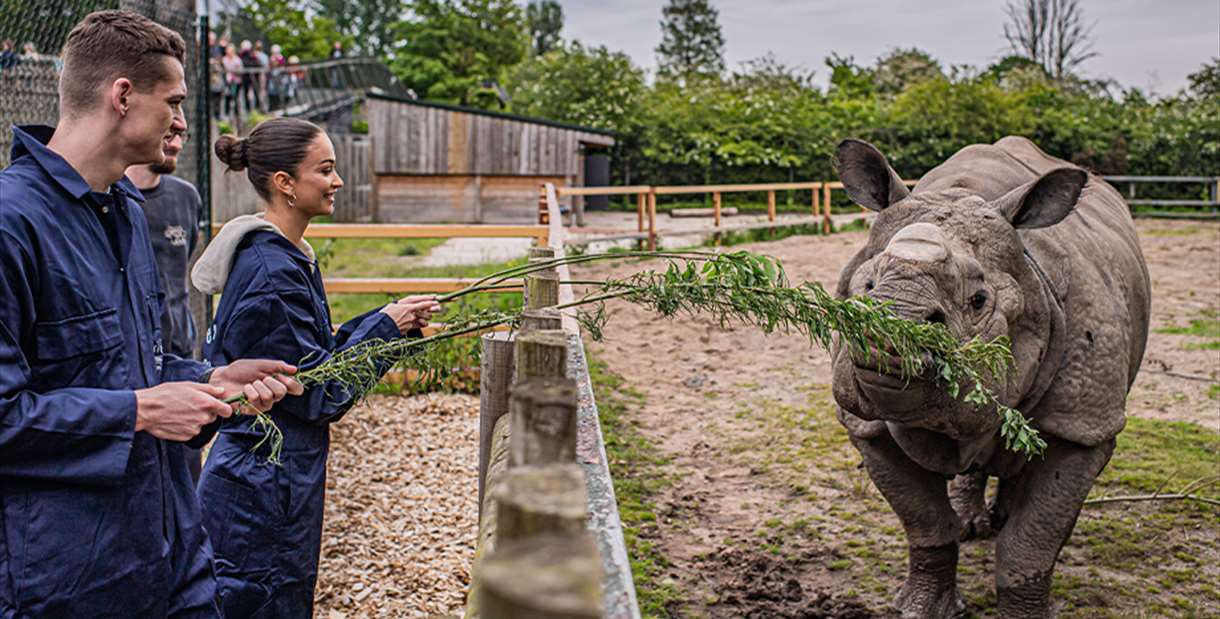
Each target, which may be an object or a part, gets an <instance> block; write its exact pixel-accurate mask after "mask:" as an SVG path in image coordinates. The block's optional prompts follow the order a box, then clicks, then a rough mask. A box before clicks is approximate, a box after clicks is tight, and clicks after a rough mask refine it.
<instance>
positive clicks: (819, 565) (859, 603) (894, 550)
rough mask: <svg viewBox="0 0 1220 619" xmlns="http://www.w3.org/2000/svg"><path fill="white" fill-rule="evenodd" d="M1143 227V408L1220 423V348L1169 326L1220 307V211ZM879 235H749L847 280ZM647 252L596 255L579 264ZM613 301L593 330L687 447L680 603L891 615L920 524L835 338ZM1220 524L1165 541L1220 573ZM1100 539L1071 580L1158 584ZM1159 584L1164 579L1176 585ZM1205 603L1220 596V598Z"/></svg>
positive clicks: (978, 604) (664, 428) (675, 494)
mask: <svg viewBox="0 0 1220 619" xmlns="http://www.w3.org/2000/svg"><path fill="white" fill-rule="evenodd" d="M1138 226H1139V230H1140V234H1141V241H1142V243H1143V246H1144V251H1145V254H1146V258H1147V261H1148V263H1149V269H1150V274H1151V276H1152V280H1153V282H1154V283H1153V298H1154V303H1153V319H1152V327H1153V329H1154V333H1153V334H1152V335H1151V338H1150V339H1151V341H1150V345H1149V348H1148V353H1147V354H1146V356H1145V361H1144V364H1143V370H1142V371H1141V374H1140V377H1139V379H1138V381H1137V383H1136V385H1135V386H1134V388H1133V390H1132V392H1131V395H1130V398H1129V405H1128V412H1129V414H1130V415H1132V416H1136V417H1144V418H1154V419H1158V420H1178V421H1189V422H1193V423H1197V424H1201V425H1203V426H1204V427H1206V428H1208V429H1209V430H1210V431H1214V432H1220V400H1217V399H1213V398H1214V397H1215V395H1214V394H1213V395H1212V397H1210V398H1209V396H1208V389H1209V386H1210V385H1211V384H1214V381H1216V380H1217V379H1218V378H1220V351H1217V350H1206V349H1188V347H1187V345H1188V343H1189V341H1190V340H1189V338H1190V337H1191V336H1186V335H1164V334H1159V333H1156V332H1155V330H1156V329H1158V328H1164V327H1172V326H1184V325H1187V324H1188V323H1189V321H1190V320H1191V319H1196V318H1199V317H1200V316H1202V315H1204V312H1215V311H1218V310H1220V226H1217V225H1215V224H1197V223H1182V222H1165V221H1140V222H1139V224H1138ZM866 236H867V233H864V232H855V233H844V234H836V235H833V236H831V237H829V238H822V237H792V238H788V239H785V240H782V241H779V242H773V243H761V244H755V245H746V246H741V247H742V248H745V249H749V250H752V251H757V252H762V253H767V254H770V255H773V256H775V257H777V258H779V259H780V260H781V261H782V263H783V264H784V265H785V267H786V270H787V272H788V275H789V277H790V279H791V280H792V281H794V282H799V281H806V280H812V281H818V282H821V283H822V284H823V285H824V286H825V287H826V288H828V289H831V290H833V289H834V285H835V284H836V282H837V278H838V274H839V271H840V269H841V268H842V266H843V265H844V264H845V263H846V261H847V260H848V259H849V258H850V257H851V256H852V255H853V254H854V252H855V250H856V248H857V247H859V246H860V245H862V244H863V242H864V240H865V238H866ZM734 249H737V248H736V247H735V248H734ZM638 268H640V267H639V266H638V265H635V266H631V267H627V266H621V267H615V268H613V269H610V268H605V267H602V268H593V269H585V270H582V271H581V272H580V273H576V274H574V276H576V277H580V278H583V277H590V278H593V277H597V276H602V275H607V274H612V273H616V274H623V273H626V272H628V271H629V270H632V269H638ZM610 311H612V312H614V314H615V317H614V318H613V319H612V320H611V324H610V327H609V328H607V330H606V340H605V341H604V342H602V343H598V344H592V345H590V350H591V353H592V355H593V356H594V357H596V358H598V359H600V360H602V361H604V362H606V364H607V365H608V366H609V368H610V370H611V371H612V372H614V373H616V374H618V375H620V376H622V377H623V379H624V380H625V382H626V383H627V384H629V385H630V386H631V387H632V388H633V389H635V390H637V391H638V392H640V396H641V398H640V401H641V404H640V405H639V406H638V407H635V408H634V409H633V410H631V411H630V412H629V414H628V419H629V422H630V423H631V424H632V426H634V427H636V428H638V429H639V431H640V432H641V433H642V434H643V435H644V436H645V437H646V438H647V439H649V440H650V441H651V442H653V443H654V444H655V445H656V446H657V448H658V449H659V451H660V452H661V454H662V456H663V457H665V458H668V459H669V461H670V464H669V465H668V466H666V467H665V468H666V471H665V474H667V475H668V476H670V477H671V478H672V479H673V480H674V481H673V483H672V484H671V485H670V486H669V487H668V488H667V489H666V490H664V491H662V493H661V495H660V496H658V497H657V500H656V510H655V511H656V516H657V524H656V525H655V528H654V529H652V530H651V531H645V533H644V536H645V537H647V538H648V539H649V541H651V542H654V543H656V544H657V545H658V547H659V548H660V551H661V554H663V555H664V556H665V557H666V558H667V560H668V561H669V567H668V568H667V569H666V570H665V573H664V574H663V575H662V577H661V578H662V581H663V582H668V583H670V584H673V585H674V586H675V587H676V589H677V590H679V591H682V592H683V594H684V597H686V598H687V601H688V602H687V604H686V605H684V606H683V607H682V610H681V612H680V613H675V614H673V615H671V616H697V617H702V616H708V617H740V616H749V617H806V616H809V617H821V616H826V617H852V616H860V617H866V616H886V615H887V613H888V610H887V608H888V605H887V602H888V600H889V599H890V596H891V595H892V592H893V591H896V589H897V587H898V585H900V584H901V580H902V575H903V573H904V572H905V541H904V538H903V537H902V535H901V528H900V526H899V524H898V521H897V518H896V517H894V516H893V514H892V512H891V511H890V509H889V507H888V506H887V505H886V504H885V503H884V501H883V500H882V499H881V498H880V495H879V494H878V493H877V492H876V490H875V489H874V488H873V487H872V484H871V481H869V479H868V477H867V474H866V473H865V472H864V471H863V470H862V469H860V468H859V467H858V465H859V456H858V454H857V453H856V452H855V451H854V449H852V448H851V447H850V445H849V443H848V441H847V437H846V433H845V431H844V430H843V429H842V428H841V427H840V426H839V425H838V423H837V422H835V421H834V419H833V398H832V396H831V395H830V389H829V387H830V381H831V371H830V359H829V354H828V353H826V352H825V351H822V350H820V349H818V348H815V347H812V346H810V344H809V343H808V341H806V340H805V339H803V338H802V337H800V336H784V335H773V336H770V337H765V336H763V335H761V334H760V333H758V332H756V331H754V330H752V329H738V330H735V331H731V332H726V331H722V330H720V329H719V328H717V327H716V326H715V325H712V324H710V323H709V322H707V321H704V320H701V319H698V318H695V319H685V318H684V319H683V320H679V321H672V322H671V321H665V320H659V319H657V318H656V317H654V316H653V315H651V314H649V313H647V312H644V311H642V310H639V309H637V308H635V307H632V306H628V305H626V304H614V305H612V306H611V310H610ZM1213 317H1214V316H1213ZM1167 372H1168V373H1167ZM1217 437H1218V440H1220V434H1217ZM1212 451H1213V452H1214V451H1215V450H1214V449H1213V450H1212ZM1215 472H1217V473H1220V464H1218V465H1217V469H1216V471H1215ZM1168 473H1169V471H1166V474H1168ZM1141 509H1142V508H1141ZM1147 509H1149V510H1151V509H1154V508H1147ZM1148 513H1150V512H1148ZM1144 515H1148V514H1147V513H1145V514H1144ZM1138 516H1139V514H1134V513H1133V515H1132V517H1133V518H1136V520H1138ZM1212 522H1213V525H1214V520H1213V521H1212ZM1094 524H1095V525H1096V526H1097V527H1104V526H1109V525H1108V524H1107V523H1105V522H1099V523H1090V522H1089V517H1088V516H1086V517H1082V519H1081V523H1079V524H1078V525H1077V531H1080V530H1082V527H1085V526H1087V525H1088V526H1091V525H1094ZM1137 526H1138V525H1137ZM1110 533H1112V532H1110V531H1109V530H1106V531H1105V532H1104V534H1110ZM1113 533H1115V534H1116V535H1117V533H1116V532H1113ZM1218 536H1220V525H1215V526H1211V527H1210V528H1209V527H1206V526H1203V527H1193V526H1192V528H1191V529H1190V530H1183V531H1179V532H1178V534H1174V535H1171V536H1167V537H1168V539H1167V538H1166V537H1161V538H1160V539H1159V540H1158V541H1157V542H1156V543H1159V544H1170V545H1173V544H1178V543H1181V544H1182V545H1183V546H1182V548H1183V550H1186V551H1187V552H1188V553H1189V552H1194V551H1196V550H1197V549H1199V548H1201V549H1202V550H1201V552H1202V554H1203V555H1204V556H1207V557H1210V558H1209V559H1206V560H1204V559H1203V557H1198V558H1199V559H1200V560H1202V561H1203V563H1207V562H1209V561H1210V562H1211V563H1212V567H1206V568H1203V569H1202V570H1201V571H1197V572H1195V573H1196V574H1197V577H1198V578H1220V571H1217V570H1216V569H1214V567H1215V566H1214V563H1215V561H1217V560H1220V543H1218V542H1216V541H1215V540H1216V539H1217V537H1218ZM1156 537H1157V536H1155V535H1152V534H1147V537H1146V538H1145V539H1142V540H1141V539H1138V538H1137V540H1136V542H1137V545H1138V544H1142V543H1145V542H1146V541H1147V539H1153V538H1156ZM1074 540H1075V538H1074ZM1103 546H1104V543H1103ZM764 549H766V551H764ZM1091 552H1094V549H1090V548H1083V549H1076V548H1071V547H1069V548H1067V549H1065V550H1064V553H1063V556H1062V557H1061V560H1060V567H1059V569H1058V570H1057V572H1056V578H1057V579H1058V580H1057V583H1062V586H1067V587H1071V586H1073V584H1074V583H1080V584H1083V583H1089V582H1090V581H1093V580H1099V579H1107V580H1106V582H1107V583H1110V582H1113V583H1118V584H1115V585H1114V586H1116V587H1119V586H1121V585H1122V583H1123V582H1124V579H1126V581H1130V582H1128V583H1127V584H1128V587H1130V583H1131V582H1138V584H1139V586H1140V587H1144V586H1145V584H1144V582H1143V581H1134V580H1132V579H1131V578H1128V577H1127V576H1125V575H1124V574H1122V573H1121V572H1122V570H1120V569H1113V570H1107V569H1106V567H1105V566H1104V565H1102V566H1094V565H1089V563H1090V560H1089V559H1088V557H1090V556H1092V555H1091V554H1090V553H1091ZM962 557H963V558H962V564H961V571H960V577H959V587H960V589H961V592H962V594H963V596H964V597H966V598H967V601H968V607H969V608H971V609H972V612H975V613H981V614H983V615H986V611H983V610H980V609H985V608H986V607H987V605H988V601H987V600H988V599H989V600H990V604H994V594H993V593H991V590H992V587H993V582H994V581H993V580H992V576H991V573H992V571H993V567H994V566H993V563H992V560H993V559H992V557H993V555H992V550H991V547H990V545H989V544H984V543H975V544H974V545H972V546H964V547H963V552H962ZM1183 569H1187V568H1183ZM1191 569H1194V568H1193V567H1192V568H1191ZM1213 582H1215V581H1213ZM1147 587H1148V588H1149V591H1150V592H1151V590H1152V589H1153V588H1156V587H1159V585H1147ZM1081 588H1083V587H1081ZM1187 595H1188V596H1189V595H1190V594H1189V593H1188V594H1187ZM972 600H973V601H972ZM1098 603H1099V604H1100V603H1101V602H1098ZM1086 604H1087V602H1086ZM1137 608H1138V607H1127V608H1126V609H1125V610H1124V609H1123V608H1117V609H1113V608H1112V609H1110V612H1117V614H1116V615H1110V614H1105V615H1104V616H1129V614H1127V613H1130V612H1132V611H1134V612H1136V614H1139V611H1138V610H1136V609H1137ZM1205 609H1206V610H1205V613H1204V614H1207V613H1208V612H1220V602H1215V603H1211V604H1209V605H1207V606H1205ZM1069 614H1070V613H1069ZM1071 616H1082V615H1071ZM1083 616H1090V615H1089V614H1088V613H1086V614H1085V615H1083ZM1184 616H1185V615H1184Z"/></svg>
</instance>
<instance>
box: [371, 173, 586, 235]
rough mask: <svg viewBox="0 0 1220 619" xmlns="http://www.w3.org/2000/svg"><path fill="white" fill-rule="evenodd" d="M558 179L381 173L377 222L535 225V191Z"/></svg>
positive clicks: (558, 179)
mask: <svg viewBox="0 0 1220 619" xmlns="http://www.w3.org/2000/svg"><path fill="white" fill-rule="evenodd" d="M565 181H566V179H565V178H564V177H559V176H517V175H511V176H509V175H505V176H498V175H497V176H476V175H465V174H463V175H456V174H454V175H442V174H428V175H422V174H380V175H378V176H377V194H378V196H377V199H378V208H377V221H379V222H385V223H484V224H522V223H537V217H538V215H537V205H538V187H540V186H541V185H543V184H544V183H556V184H558V183H562V182H565Z"/></svg>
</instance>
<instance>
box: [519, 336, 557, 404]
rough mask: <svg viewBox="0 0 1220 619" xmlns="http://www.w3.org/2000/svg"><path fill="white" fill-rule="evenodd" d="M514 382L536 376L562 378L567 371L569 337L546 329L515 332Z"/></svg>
mask: <svg viewBox="0 0 1220 619" xmlns="http://www.w3.org/2000/svg"><path fill="white" fill-rule="evenodd" d="M513 362H514V364H515V365H516V372H515V374H514V376H513V383H514V386H513V388H512V389H513V390H515V389H516V383H519V382H522V381H525V380H529V379H531V378H537V377H544V378H545V377H552V376H554V377H562V376H564V375H565V374H566V373H567V368H568V334H567V332H565V331H563V330H556V329H547V330H544V331H530V332H523V333H518V334H517V338H516V345H515V347H514V352H513Z"/></svg>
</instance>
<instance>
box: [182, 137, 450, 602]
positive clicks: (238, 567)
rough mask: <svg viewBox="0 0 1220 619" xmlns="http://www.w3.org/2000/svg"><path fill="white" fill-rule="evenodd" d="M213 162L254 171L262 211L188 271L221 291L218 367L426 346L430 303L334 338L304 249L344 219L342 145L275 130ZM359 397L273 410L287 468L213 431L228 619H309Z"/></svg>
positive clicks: (232, 429) (215, 515) (218, 545)
mask: <svg viewBox="0 0 1220 619" xmlns="http://www.w3.org/2000/svg"><path fill="white" fill-rule="evenodd" d="M215 150H216V155H217V156H218V157H219V158H220V160H221V161H223V162H225V163H226V164H227V165H228V166H229V169H230V170H234V171H240V170H243V169H248V170H249V173H248V176H249V179H250V182H251V183H252V184H253V185H254V188H255V189H256V190H257V191H258V193H259V195H260V196H261V197H262V199H263V201H264V203H265V206H266V211H265V213H263V214H260V215H253V216H244V217H238V218H236V219H234V220H232V221H230V222H229V223H228V224H226V225H225V227H224V228H223V229H222V230H221V231H220V234H219V235H218V236H217V237H216V238H215V239H214V240H213V241H212V243H211V244H210V245H209V246H208V248H207V250H206V251H204V253H203V255H202V256H201V257H200V259H199V261H198V262H197V263H196V265H195V268H194V269H193V270H192V274H191V278H192V281H193V282H194V284H195V287H196V288H198V289H199V290H201V291H203V292H205V293H209V294H215V293H217V292H223V295H222V296H221V300H220V306H219V307H218V308H217V311H216V318H215V320H214V321H213V323H212V325H211V327H210V328H209V329H208V332H207V337H206V343H205V345H204V354H205V356H206V357H207V358H208V359H210V360H212V362H213V363H218V364H219V363H221V361H220V360H222V359H239V358H243V357H248V356H251V355H258V356H262V357H267V358H271V359H279V360H284V359H291V360H292V362H293V363H297V362H299V363H300V364H301V365H300V369H301V370H302V371H306V370H309V369H311V368H313V367H316V366H317V365H318V364H321V363H324V362H326V361H327V360H328V359H330V358H331V356H332V355H334V354H335V353H337V352H340V351H342V350H345V349H347V348H349V347H352V346H355V345H357V344H360V343H362V342H368V341H372V340H378V339H380V340H392V339H396V338H400V337H404V336H414V337H419V336H420V335H421V333H420V329H421V328H423V327H424V326H425V325H427V323H428V320H429V319H430V318H431V316H432V314H433V313H434V312H437V311H440V305H439V304H438V303H437V302H436V298H435V297H433V296H414V297H407V298H405V299H402V300H401V301H399V302H397V303H391V304H389V305H386V306H385V307H379V308H374V309H372V310H370V311H369V312H367V313H365V314H363V315H361V316H357V317H356V318H353V319H351V320H349V321H347V322H346V323H345V324H344V325H343V326H342V327H341V328H340V329H339V331H338V333H335V332H334V331H333V330H332V328H331V321H330V310H329V308H328V306H327V303H326V293H325V290H324V289H323V287H322V273H321V271H320V270H319V268H318V263H317V260H316V258H315V256H314V252H313V250H312V248H310V246H309V244H308V243H306V242H305V241H304V239H303V236H304V233H305V228H306V227H307V226H308V225H309V220H310V219H311V218H313V217H316V216H319V215H329V214H330V213H332V212H333V211H334V196H335V192H336V191H338V190H339V189H340V188H341V187H342V186H343V180H342V179H340V178H339V175H338V174H337V173H336V172H335V154H334V146H333V145H332V144H331V142H330V139H329V138H327V136H326V134H325V133H324V132H323V131H322V130H321V129H319V128H318V127H317V126H316V125H314V124H313V123H310V122H307V121H304V120H299V119H291V118H275V119H272V120H268V121H265V122H263V123H261V124H259V126H258V127H256V128H255V129H254V131H252V132H251V133H250V136H249V137H248V138H245V139H239V138H236V137H233V136H222V137H221V138H220V140H218V141H217V142H216V147H215ZM388 369H389V367H388V365H383V366H382V367H379V370H380V371H381V372H385V371H386V370H388ZM358 397H359V396H358V394H354V393H352V392H351V391H350V390H349V389H347V388H346V387H345V386H344V385H343V384H341V383H339V382H328V383H323V384H319V385H314V386H311V387H310V388H308V389H306V390H305V393H304V394H302V395H300V396H295V397H288V398H285V399H284V400H282V401H280V402H279V403H278V404H277V405H276V406H274V407H272V409H271V411H270V412H269V414H270V415H271V417H272V419H273V420H274V421H275V423H276V424H277V425H278V426H279V428H280V430H281V431H282V432H283V451H282V453H281V455H280V463H279V466H273V465H269V464H268V463H267V460H268V457H269V456H270V451H269V450H270V445H268V444H266V443H264V438H265V436H266V435H265V434H264V432H263V431H262V430H261V429H259V428H257V427H254V426H253V425H252V424H251V423H250V422H249V421H248V420H246V421H239V422H236V423H220V424H214V425H213V426H212V427H211V428H210V429H209V430H210V431H211V432H215V431H217V430H218V431H219V436H218V437H217V439H216V443H215V444H214V445H213V447H212V450H211V452H210V453H209V455H208V460H207V463H206V464H205V465H204V468H203V476H202V478H201V479H200V481H199V490H198V494H199V502H200V507H201V510H202V512H203V523H204V527H205V528H206V529H207V531H208V533H209V535H210V536H211V539H212V546H213V548H214V550H215V553H216V562H215V566H216V576H217V580H218V582H219V588H220V598H221V605H222V607H223V609H224V613H225V616H226V617H228V618H229V619H234V618H244V617H248V618H256V617H257V618H263V617H265V618H272V617H309V616H311V615H312V612H313V597H314V586H315V584H316V582H317V570H318V556H319V554H320V550H321V541H322V513H323V503H324V492H325V487H326V460H327V456H328V454H329V450H330V424H331V423H334V422H336V421H338V420H339V419H340V418H341V417H342V416H343V415H344V414H345V413H346V412H347V411H348V409H350V408H351V407H352V405H353V404H355V401H356V399H357V398H358Z"/></svg>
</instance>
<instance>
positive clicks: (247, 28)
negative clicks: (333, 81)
mask: <svg viewBox="0 0 1220 619" xmlns="http://www.w3.org/2000/svg"><path fill="white" fill-rule="evenodd" d="M224 22H225V27H226V29H228V30H229V31H230V32H231V34H232V40H233V41H234V43H236V42H238V41H241V40H242V39H252V40H253V39H264V40H265V41H266V42H268V43H275V44H278V45H279V46H280V47H281V48H283V50H284V55H285V56H294V55H295V56H300V58H301V61H302V62H305V61H310V60H324V59H325V58H326V57H327V55H328V54H329V53H330V49H331V45H333V44H334V42H335V41H341V42H342V43H343V45H344V47H348V46H349V45H350V44H351V42H352V39H351V38H350V37H347V36H346V35H344V34H343V33H342V32H340V31H339V28H338V26H337V25H336V24H335V22H334V21H333V20H331V19H329V18H327V17H322V16H319V15H315V16H313V17H312V18H311V17H309V16H308V14H307V13H306V6H305V2H304V1H303V0H292V1H287V2H286V1H284V0H252V1H251V2H249V3H248V4H246V5H245V6H244V7H242V8H241V10H240V11H239V12H238V13H236V14H231V15H228V16H226V18H225V19H224Z"/></svg>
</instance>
